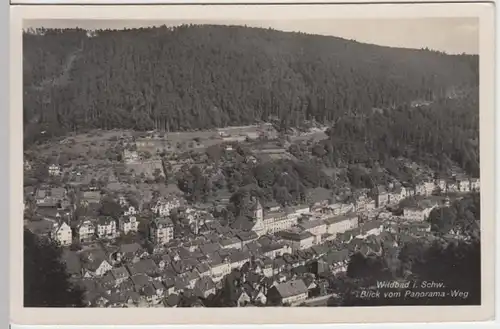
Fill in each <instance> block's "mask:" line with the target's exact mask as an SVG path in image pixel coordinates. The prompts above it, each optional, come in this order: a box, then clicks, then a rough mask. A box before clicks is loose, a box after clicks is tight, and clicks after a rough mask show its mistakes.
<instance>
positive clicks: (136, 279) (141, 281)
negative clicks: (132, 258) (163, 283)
mask: <svg viewBox="0 0 500 329" xmlns="http://www.w3.org/2000/svg"><path fill="white" fill-rule="evenodd" d="M130 279H131V280H132V282H133V283H134V286H135V288H136V289H141V288H142V287H144V286H146V285H148V284H149V283H150V282H151V278H150V277H149V276H147V275H146V274H136V275H133V276H132V277H131V278H130Z"/></svg>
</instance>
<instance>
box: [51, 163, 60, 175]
mask: <svg viewBox="0 0 500 329" xmlns="http://www.w3.org/2000/svg"><path fill="white" fill-rule="evenodd" d="M49 175H50V176H59V175H61V167H60V166H58V165H56V164H51V165H50V166H49Z"/></svg>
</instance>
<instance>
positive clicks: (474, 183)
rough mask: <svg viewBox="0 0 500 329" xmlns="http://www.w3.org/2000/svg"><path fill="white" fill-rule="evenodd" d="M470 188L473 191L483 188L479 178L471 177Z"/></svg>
mask: <svg viewBox="0 0 500 329" xmlns="http://www.w3.org/2000/svg"><path fill="white" fill-rule="evenodd" d="M470 189H471V191H479V190H480V189H481V184H480V181H479V178H471V180H470Z"/></svg>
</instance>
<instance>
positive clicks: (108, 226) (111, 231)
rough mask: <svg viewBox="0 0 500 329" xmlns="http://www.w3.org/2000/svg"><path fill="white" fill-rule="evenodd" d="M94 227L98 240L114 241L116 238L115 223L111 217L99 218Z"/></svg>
mask: <svg viewBox="0 0 500 329" xmlns="http://www.w3.org/2000/svg"><path fill="white" fill-rule="evenodd" d="M96 227H97V229H96V231H97V237H98V238H99V239H115V238H116V237H117V230H116V221H115V220H114V219H113V218H111V217H102V218H99V220H98V221H97V224H96Z"/></svg>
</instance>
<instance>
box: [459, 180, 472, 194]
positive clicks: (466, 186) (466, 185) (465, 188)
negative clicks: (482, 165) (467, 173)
mask: <svg viewBox="0 0 500 329" xmlns="http://www.w3.org/2000/svg"><path fill="white" fill-rule="evenodd" d="M457 185H458V190H459V191H460V192H470V189H471V186H470V185H471V184H470V181H469V179H468V178H465V177H462V178H459V179H457Z"/></svg>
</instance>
